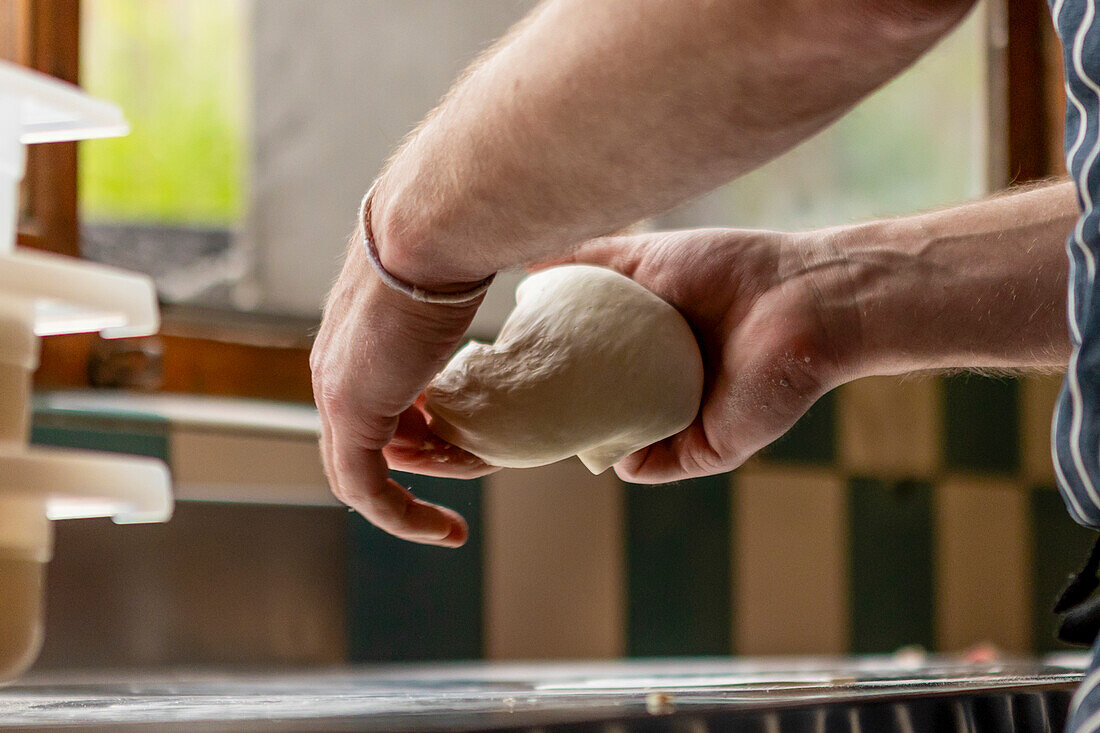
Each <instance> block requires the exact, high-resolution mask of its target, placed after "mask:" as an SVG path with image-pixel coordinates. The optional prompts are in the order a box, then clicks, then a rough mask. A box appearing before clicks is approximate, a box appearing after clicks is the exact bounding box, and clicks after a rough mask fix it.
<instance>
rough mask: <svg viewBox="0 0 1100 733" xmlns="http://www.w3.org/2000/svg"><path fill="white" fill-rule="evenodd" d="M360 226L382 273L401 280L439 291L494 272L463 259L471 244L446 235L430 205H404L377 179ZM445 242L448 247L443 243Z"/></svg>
mask: <svg viewBox="0 0 1100 733" xmlns="http://www.w3.org/2000/svg"><path fill="white" fill-rule="evenodd" d="M368 195H369V200H368V201H365V202H364V204H365V206H364V207H363V211H362V212H361V215H362V216H363V221H362V223H361V224H362V226H363V228H364V230H365V231H366V232H367V233H368V235H369V236H370V237H371V238H372V240H373V242H374V246H375V250H376V252H377V255H378V260H379V262H380V264H381V266H382V267H383V268H384V269H385V271H386V272H388V273H389V274H391V275H392V276H393V277H395V278H397V279H398V280H401V281H403V282H405V283H409V284H411V285H415V286H416V287H418V288H422V289H425V290H431V291H435V292H440V293H450V292H458V291H464V290H469V289H470V288H473V287H476V286H477V285H478V284H479V283H481V282H482V281H484V280H485V279H486V278H488V277H490V276H491V275H492V274H493V270H491V269H489V268H486V267H478V266H477V265H476V263H473V262H468V261H466V260H467V259H468V256H469V254H470V248H469V247H467V246H464V244H463V243H462V241H461V238H460V237H457V236H454V235H451V236H447V235H446V234H445V233H444V227H442V226H440V225H439V224H437V223H436V221H437V220H438V217H436V216H433V215H432V212H431V210H430V207H428V206H426V205H425V206H415V205H410V204H408V203H406V201H405V198H404V197H401V196H395V195H393V194H391V193H390V189H389V188H387V186H386V182H385V181H384V180H380V181H379V182H378V183H376V184H375V186H374V187H373V188H372V190H371V192H370V193H369V194H368ZM443 241H447V242H448V245H447V246H442V244H441V243H442V242H443Z"/></svg>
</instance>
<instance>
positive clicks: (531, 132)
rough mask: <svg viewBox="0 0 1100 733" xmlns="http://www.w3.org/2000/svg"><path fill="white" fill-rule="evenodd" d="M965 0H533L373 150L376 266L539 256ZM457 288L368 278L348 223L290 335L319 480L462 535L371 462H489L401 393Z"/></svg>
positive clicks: (455, 328) (816, 116)
mask: <svg viewBox="0 0 1100 733" xmlns="http://www.w3.org/2000/svg"><path fill="white" fill-rule="evenodd" d="M971 4H972V0H809V1H807V0H770V1H769V2H762V1H761V0H549V1H548V2H545V3H543V4H542V5H540V6H539V7H538V8H537V9H536V10H535V12H534V13H532V15H531V16H530V17H529V18H528V19H527V20H525V21H524V22H523V23H521V24H520V26H518V27H517V28H516V29H514V30H513V31H512V32H511V33H510V34H509V35H508V36H507V37H506V38H505V39H503V40H502V41H501V42H500V43H499V44H497V46H496V47H495V48H494V49H492V50H491V51H490V52H489V53H488V54H487V55H486V56H485V57H484V58H483V59H482V60H481V61H480V62H479V63H478V64H476V65H475V66H474V68H473V69H471V70H470V72H468V73H467V75H466V76H465V77H464V78H463V79H462V80H460V81H459V83H458V84H456V86H455V87H454V88H453V89H452V91H451V92H450V93H449V94H448V95H447V97H446V98H445V99H444V100H443V102H442V103H441V104H440V106H439V107H438V108H437V109H436V110H435V111H434V112H433V113H432V114H431V115H429V117H428V118H427V119H426V120H425V122H424V123H423V124H422V125H421V127H420V128H419V129H418V130H417V131H416V132H415V133H414V134H413V135H412V136H411V137H410V139H409V140H408V141H407V142H406V143H405V145H403V146H402V148H401V149H400V150H399V151H398V152H397V154H396V155H395V156H394V158H393V159H392V161H391V162H390V164H389V165H388V167H387V168H386V170H385V172H384V173H383V175H382V176H381V178H380V179H379V181H378V182H377V186H376V188H375V189H374V191H375V195H374V199H373V204H372V206H371V208H370V211H371V221H370V222H368V223H367V224H369V228H370V230H371V231H372V232H373V233H374V236H375V240H376V242H377V246H378V250H379V254H380V258H381V260H382V262H383V264H384V265H385V267H386V269H388V270H389V271H390V272H391V273H392V274H395V275H397V276H398V277H400V278H402V279H404V280H407V281H410V282H413V283H416V284H418V285H420V286H423V287H428V288H435V289H446V288H449V287H461V283H463V282H472V281H476V280H479V279H481V278H482V277H484V276H486V275H488V274H489V273H492V272H495V271H497V270H498V269H501V268H502V267H505V266H508V265H514V264H519V263H523V262H528V261H531V260H535V259H542V258H545V257H548V256H553V255H560V254H561V253H562V252H564V251H566V249H567V248H569V247H572V246H574V245H575V244H576V243H578V242H580V241H582V240H585V239H587V238H589V237H592V236H596V235H601V234H605V233H607V232H610V231H614V230H617V229H619V228H620V227H622V226H623V225H626V224H629V223H631V222H633V221H635V220H637V219H639V218H641V217H644V216H646V215H649V214H653V213H655V212H658V211H660V210H662V209H665V208H668V207H669V206H672V205H673V204H675V203H678V202H680V201H682V200H684V199H686V198H688V197H690V196H693V195H695V194H698V193H701V192H703V191H706V190H707V189H709V188H712V187H714V186H715V185H717V184H719V183H722V182H724V181H726V180H729V179H731V178H733V177H735V176H737V175H738V174H740V173H743V172H745V171H747V170H749V169H751V168H753V167H754V166H757V165H759V164H761V163H763V162H765V161H767V160H768V159H770V158H772V157H774V156H776V155H778V154H779V153H781V152H783V151H784V150H786V149H788V148H790V147H792V146H793V145H795V144H796V143H798V142H799V141H801V140H803V139H805V138H806V137H808V136H810V135H811V134H813V133H814V132H816V131H817V130H819V129H821V128H822V127H823V126H825V125H826V124H828V123H829V122H830V121H832V120H834V119H835V118H836V117H838V116H839V115H841V114H842V113H843V112H844V111H845V110H847V109H849V108H850V107H851V106H852V105H853V104H855V102H857V101H858V100H859V99H860V98H861V97H863V96H864V95H866V94H867V93H868V92H870V91H871V90H873V89H874V88H876V87H877V86H879V85H881V84H882V83H883V82H885V81H886V80H888V79H890V78H891V77H892V76H894V75H895V74H896V73H897V72H899V71H900V70H902V69H903V68H905V67H906V66H908V65H909V64H910V63H912V62H913V61H914V60H915V59H916V58H917V57H919V56H920V54H921V53H923V52H924V51H925V50H927V49H928V48H929V47H930V46H931V45H932V44H933V43H935V41H936V40H938V39H939V38H940V37H941V36H942V35H943V34H944V33H945V32H946V31H947V30H948V29H949V28H951V27H952V26H953V25H954V24H955V23H956V22H958V20H959V19H960V18H961V17H962V15H963V14H964V13H965V11H966V9H967V8H968V7H969V6H970V5H971ZM476 309H477V303H470V304H466V305H463V306H448V305H438V304H425V303H419V302H415V301H412V300H409V299H407V298H405V296H403V295H401V294H399V293H396V292H394V291H392V290H390V289H388V288H387V287H386V286H385V285H383V284H381V283H380V281H379V279H378V277H377V275H376V274H375V273H374V272H373V271H372V269H371V267H370V265H369V263H368V262H367V259H366V257H365V255H364V253H363V250H362V248H361V246H360V242H359V241H355V242H353V243H352V246H351V248H350V249H349V253H348V257H347V259H346V261H345V264H344V269H343V271H342V272H341V274H340V277H339V278H338V280H337V282H336V284H335V286H334V287H333V289H332V292H331V294H330V296H329V299H328V302H327V303H326V305H325V314H324V318H323V320H322V324H321V329H320V331H319V333H318V336H317V340H316V342H315V343H314V348H313V353H312V356H311V362H310V363H311V367H312V371H313V388H314V396H315V398H316V400H317V406H318V409H319V411H320V413H321V426H322V431H321V434H322V437H321V448H322V457H323V461H324V465H325V470H326V474H327V476H328V478H329V482H330V484H331V485H332V488H333V491H334V492H335V494H336V495H337V497H339V498H340V499H342V500H343V501H344V502H345V503H347V504H349V505H351V506H352V507H354V508H355V509H357V510H358V511H359V512H361V513H362V514H363V515H364V516H365V517H366V518H367V519H369V520H371V521H372V522H374V523H375V524H376V525H378V526H380V527H382V528H383V529H385V530H387V531H389V532H391V533H393V534H395V535H398V536H400V537H405V538H408V539H413V540H416V541H419V542H427V543H434V544H440V545H446V546H455V545H459V544H462V543H463V542H464V541H465V539H466V533H467V529H466V525H465V523H464V522H463V520H462V518H461V517H460V516H458V514H457V513H455V512H453V511H450V510H447V509H444V508H442V507H438V506H434V505H431V504H428V503H425V502H423V501H421V500H419V499H417V498H416V497H415V496H413V495H412V494H411V493H410V492H409V491H407V490H406V489H405V488H404V487H402V486H400V485H398V484H397V483H396V482H394V481H393V480H392V479H388V474H387V471H388V467H390V466H394V467H398V468H402V469H405V470H412V471H417V472H425V473H435V474H439V475H463V476H474V475H478V474H480V473H484V472H486V471H488V470H490V468H489V467H487V466H485V465H484V464H483V463H481V462H480V461H479V460H477V459H476V458H475V457H473V456H471V455H469V454H466V453H464V452H463V451H460V450H458V449H457V448H455V447H454V446H448V445H441V444H440V442H439V441H438V439H437V438H435V437H434V436H432V434H431V432H430V430H429V429H428V426H427V423H426V420H425V416H424V414H423V413H422V412H421V411H420V410H419V409H418V408H417V406H415V405H414V401H415V400H416V398H417V395H418V394H419V393H420V392H421V390H423V388H424V386H425V385H426V384H427V383H428V381H429V380H430V379H431V377H432V376H433V375H434V374H435V373H436V372H437V371H438V370H439V369H440V368H441V367H442V365H443V364H444V363H445V361H446V358H447V355H448V354H449V353H450V352H451V350H452V349H453V348H454V346H455V345H456V344H457V343H458V341H459V339H460V338H461V336H462V334H463V332H464V330H465V328H466V326H467V325H468V324H469V322H470V320H471V318H472V317H473V314H474V312H475V311H476Z"/></svg>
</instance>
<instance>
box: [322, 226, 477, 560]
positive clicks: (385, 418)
mask: <svg viewBox="0 0 1100 733" xmlns="http://www.w3.org/2000/svg"><path fill="white" fill-rule="evenodd" d="M477 306H478V302H473V303H467V304H462V305H434V304H427V303H420V302H417V301H414V300H412V299H410V298H409V297H408V296H406V295H404V294H403V293H399V292H397V291H395V290H391V289H390V288H389V287H388V286H386V285H385V284H383V283H382V282H381V280H379V278H378V276H377V274H376V273H375V272H374V270H373V268H372V267H371V266H370V264H369V262H368V260H367V257H366V255H365V253H364V252H363V249H362V241H361V239H359V238H358V237H357V238H356V240H355V241H353V242H352V244H351V247H350V249H349V253H348V258H347V261H346V262H345V264H344V269H343V272H342V273H341V274H340V278H339V280H338V281H337V283H336V285H335V287H334V288H333V289H332V292H331V293H330V295H329V299H328V303H327V305H326V306H325V314H324V319H323V321H322V324H321V330H320V332H319V333H318V335H317V339H316V341H315V342H314V345H313V353H312V355H311V357H310V366H311V368H312V371H313V394H314V398H315V400H316V402H317V408H318V410H319V411H320V413H321V455H322V460H323V462H324V466H325V473H326V475H327V476H328V480H329V484H330V485H331V487H332V490H333V493H335V494H336V496H337V498H339V499H340V500H341V501H343V502H344V503H346V504H348V505H349V506H351V507H352V508H354V509H356V510H357V511H358V512H359V513H360V514H362V515H363V516H364V517H366V518H367V519H368V520H370V521H371V522H373V523H374V524H375V525H377V526H378V527H381V528H382V529H384V530H386V531H387V532H389V533H391V534H394V535H396V536H398V537H402V538H404V539H407V540H412V541H414V542H423V543H426V544H435V545H443V546H446V547H457V546H459V545H461V544H463V543H464V542H465V541H466V537H467V533H468V530H467V526H466V522H465V521H464V520H463V519H462V517H461V516H459V515H458V514H457V513H456V512H454V511H452V510H450V509H446V508H444V507H439V506H435V505H432V504H428V503H426V502H423V501H420V500H419V499H416V498H415V497H414V496H413V495H412V494H411V493H409V491H408V490H407V489H405V488H404V487H402V486H401V485H400V484H398V483H397V482H396V481H394V480H392V479H390V478H388V466H387V462H388V464H389V466H392V467H394V468H398V469H403V470H409V471H414V472H416V473H424V474H431V475H445V476H451V477H458V478H463V477H465V478H470V477H474V476H479V475H482V474H485V473H488V472H489V471H491V470H492V469H491V468H490V467H488V466H486V465H485V464H484V463H483V462H482V461H481V460H479V459H478V458H476V457H474V456H472V455H470V454H469V453H467V452H465V451H463V450H461V449H459V448H456V447H454V446H452V445H449V444H447V443H446V442H444V441H443V440H441V439H440V438H438V437H436V436H435V435H433V434H432V433H431V432H429V431H428V429H427V425H426V422H425V418H424V414H423V413H422V412H421V411H420V409H419V407H418V406H417V405H415V404H414V401H415V400H416V399H417V397H418V395H420V393H421V390H423V389H424V386H425V385H426V384H427V383H428V381H429V380H430V379H431V378H432V376H433V375H434V374H435V373H436V372H438V371H439V370H440V368H442V366H443V364H444V362H445V361H446V359H447V357H448V356H449V355H450V353H451V352H452V351H453V349H454V347H455V345H456V344H457V343H458V341H459V339H460V338H461V337H462V334H463V333H464V332H465V330H466V327H467V326H468V325H469V323H470V320H471V319H472V318H473V315H474V312H475V311H476V310H477Z"/></svg>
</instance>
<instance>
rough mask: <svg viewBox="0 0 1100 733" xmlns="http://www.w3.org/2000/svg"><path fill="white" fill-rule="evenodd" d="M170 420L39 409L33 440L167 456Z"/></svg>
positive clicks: (57, 444)
mask: <svg viewBox="0 0 1100 733" xmlns="http://www.w3.org/2000/svg"><path fill="white" fill-rule="evenodd" d="M168 430H169V428H168V421H167V420H165V419H164V418H161V417H157V416H153V415H140V416H139V415H127V416H124V417H120V416H119V415H115V414H108V413H94V412H81V413H52V412H45V413H40V412H36V413H35V415H34V417H33V420H32V423H31V437H30V439H31V442H32V443H35V444H37V445H49V446H56V447H61V448H80V449H82V450H95V451H109V452H111V453H128V454H130V455H136V456H151V457H153V458H160V459H161V460H164V461H167V460H168Z"/></svg>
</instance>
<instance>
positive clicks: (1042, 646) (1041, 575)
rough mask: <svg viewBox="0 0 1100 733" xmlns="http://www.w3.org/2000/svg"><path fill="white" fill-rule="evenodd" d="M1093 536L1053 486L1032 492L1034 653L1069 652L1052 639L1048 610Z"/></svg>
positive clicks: (1053, 621)
mask: <svg viewBox="0 0 1100 733" xmlns="http://www.w3.org/2000/svg"><path fill="white" fill-rule="evenodd" d="M1095 540H1096V533H1095V532H1093V531H1091V530H1089V529H1086V528H1084V527H1082V526H1081V525H1079V524H1077V523H1076V522H1074V521H1073V520H1072V519H1071V518H1070V516H1069V512H1068V511H1066V505H1065V503H1064V502H1063V501H1062V497H1061V495H1060V494H1059V493H1058V491H1057V489H1055V488H1054V487H1047V486H1043V487H1038V488H1036V489H1034V490H1032V492H1031V543H1032V558H1033V561H1032V569H1033V572H1034V573H1035V577H1034V578H1033V579H1032V589H1033V591H1032V592H1033V595H1032V619H1033V623H1034V633H1033V634H1032V637H1033V638H1034V645H1035V651H1037V652H1049V651H1057V650H1066V649H1071V648H1073V647H1070V646H1068V645H1066V644H1062V643H1061V642H1059V641H1058V640H1057V639H1055V638H1054V633H1055V631H1056V630H1057V626H1058V617H1057V616H1055V615H1054V613H1053V612H1052V611H1051V609H1052V608H1053V607H1054V601H1055V600H1056V599H1057V598H1058V595H1059V594H1060V593H1061V592H1062V590H1063V589H1064V588H1065V587H1066V585H1067V584H1068V583H1069V579H1070V577H1071V576H1072V575H1073V574H1074V573H1075V572H1077V571H1078V570H1079V569H1080V568H1081V566H1082V565H1083V564H1084V563H1085V558H1086V557H1087V556H1088V553H1089V550H1090V549H1091V548H1092V543H1093V542H1094V541H1095Z"/></svg>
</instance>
